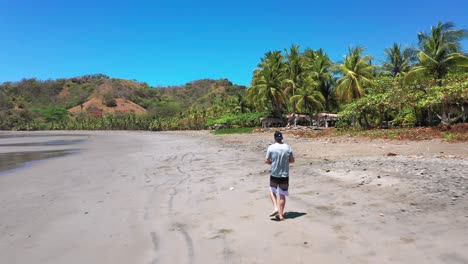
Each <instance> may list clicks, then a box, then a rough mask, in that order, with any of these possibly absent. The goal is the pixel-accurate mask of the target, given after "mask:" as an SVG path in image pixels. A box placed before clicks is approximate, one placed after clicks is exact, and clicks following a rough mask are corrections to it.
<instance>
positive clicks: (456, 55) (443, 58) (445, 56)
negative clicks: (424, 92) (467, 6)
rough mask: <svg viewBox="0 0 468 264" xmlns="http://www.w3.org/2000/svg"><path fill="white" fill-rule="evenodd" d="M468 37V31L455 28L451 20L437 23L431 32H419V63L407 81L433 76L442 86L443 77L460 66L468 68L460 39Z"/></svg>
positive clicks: (467, 58) (407, 77)
mask: <svg viewBox="0 0 468 264" xmlns="http://www.w3.org/2000/svg"><path fill="white" fill-rule="evenodd" d="M467 37H468V31H466V30H464V29H459V30H456V29H454V24H453V23H451V22H447V23H441V22H439V24H437V26H435V27H432V28H431V32H430V33H418V39H419V49H418V50H417V53H418V64H417V66H416V67H414V68H413V69H412V70H411V71H410V72H409V73H408V75H407V76H406V78H405V80H406V81H410V82H411V81H414V80H415V79H417V78H421V77H425V76H426V77H431V78H432V79H433V80H434V81H435V82H436V84H437V85H439V86H442V79H443V77H444V76H445V75H446V74H447V73H449V72H451V71H456V70H458V69H460V68H465V69H466V68H468V57H467V56H466V55H465V54H463V52H461V44H460V41H461V40H462V39H464V38H467Z"/></svg>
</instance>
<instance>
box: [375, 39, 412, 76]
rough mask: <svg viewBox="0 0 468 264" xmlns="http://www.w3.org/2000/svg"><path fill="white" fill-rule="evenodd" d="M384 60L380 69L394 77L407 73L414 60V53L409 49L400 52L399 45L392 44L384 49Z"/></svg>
mask: <svg viewBox="0 0 468 264" xmlns="http://www.w3.org/2000/svg"><path fill="white" fill-rule="evenodd" d="M385 58H386V61H385V62H384V63H383V65H382V68H383V69H384V70H385V71H387V72H389V73H390V76H392V77H395V76H400V75H403V74H405V73H407V72H409V70H410V69H411V64H412V63H413V62H414V61H415V60H416V52H415V50H414V49H413V48H411V47H406V48H405V49H404V50H403V51H402V50H401V45H400V44H397V43H393V46H392V47H388V48H386V49H385Z"/></svg>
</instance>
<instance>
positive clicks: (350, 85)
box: [335, 46, 374, 103]
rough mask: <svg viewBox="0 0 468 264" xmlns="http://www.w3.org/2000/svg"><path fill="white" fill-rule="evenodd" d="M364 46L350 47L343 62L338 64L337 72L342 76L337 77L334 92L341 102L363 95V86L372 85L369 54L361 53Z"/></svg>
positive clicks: (371, 67)
mask: <svg viewBox="0 0 468 264" xmlns="http://www.w3.org/2000/svg"><path fill="white" fill-rule="evenodd" d="M363 51H364V48H363V47H361V46H358V47H356V48H354V47H350V48H349V53H348V55H346V56H345V58H344V62H343V63H341V64H338V66H337V72H338V73H340V74H342V75H343V76H342V77H341V78H339V79H338V81H337V85H336V87H335V92H336V94H337V96H338V99H339V100H340V101H342V102H346V103H347V102H351V101H352V100H354V99H358V98H361V97H363V96H364V95H365V93H366V92H365V87H366V86H370V85H372V78H373V72H374V71H373V70H374V69H373V66H372V65H371V63H370V60H371V58H372V57H371V56H370V55H365V56H363V55H362V53H363Z"/></svg>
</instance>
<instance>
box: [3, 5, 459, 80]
mask: <svg viewBox="0 0 468 264" xmlns="http://www.w3.org/2000/svg"><path fill="white" fill-rule="evenodd" d="M317 2H318V3H317ZM439 21H442V22H446V21H451V22H454V23H455V25H456V27H457V28H464V29H468V1H466V0H445V1H422V0H418V1H408V0H406V1H402V0H394V1H375V0H373V1H364V0H354V1H343V2H340V1H263V0H257V1H256V0H250V1H243V0H237V1H219V0H217V1H203V0H202V1H180V0H168V1H138V0H134V1H119V0H114V1H99V0H93V1H90V0H76V1H64V0H41V1H33V0H30V1H25V0H0V35H1V41H0V82H4V81H18V80H21V79H22V78H33V77H34V78H38V79H41V80H46V79H56V78H63V77H73V76H79V75H84V74H94V73H104V74H107V75H109V76H110V77H114V78H124V79H135V80H137V81H141V82H147V83H148V84H150V85H152V86H157V85H163V86H166V85H178V84H184V83H187V82H190V81H192V80H196V79H202V78H213V79H219V78H228V79H229V80H231V81H233V82H234V83H237V84H242V85H249V83H250V80H251V77H252V71H253V70H254V69H255V68H256V66H257V64H258V62H259V61H260V58H261V57H262V56H263V55H264V53H266V52H267V51H269V50H283V49H284V48H289V47H290V46H291V44H297V45H300V46H301V48H302V49H304V48H312V49H318V48H322V49H324V50H325V51H326V52H327V53H328V54H329V56H330V58H331V59H332V60H334V61H340V60H342V58H343V55H344V54H346V53H347V50H348V47H349V45H363V46H364V47H365V48H366V52H367V53H368V54H371V55H373V56H374V57H375V58H377V59H381V58H382V57H383V51H384V49H385V48H386V47H388V46H390V45H392V44H393V43H394V42H398V43H401V44H402V45H404V46H405V45H415V44H416V43H417V35H416V34H417V32H427V31H429V30H430V27H431V26H432V25H436V24H437V23H438V22H439ZM463 48H464V50H465V51H467V48H468V42H467V41H464V42H463Z"/></svg>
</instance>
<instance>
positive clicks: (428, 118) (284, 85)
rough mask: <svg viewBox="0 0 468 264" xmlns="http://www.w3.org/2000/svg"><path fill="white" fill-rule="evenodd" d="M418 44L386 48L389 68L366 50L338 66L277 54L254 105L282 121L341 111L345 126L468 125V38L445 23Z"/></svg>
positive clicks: (267, 58) (295, 52) (319, 57)
mask: <svg viewBox="0 0 468 264" xmlns="http://www.w3.org/2000/svg"><path fill="white" fill-rule="evenodd" d="M417 37H418V46H417V47H405V48H403V47H402V46H401V44H398V43H395V44H393V45H392V46H391V47H388V48H386V49H385V61H383V62H382V63H381V65H376V64H375V63H373V57H372V56H371V55H368V54H365V49H364V47H362V46H357V47H350V48H349V50H348V54H347V55H346V56H345V57H344V60H343V61H342V62H338V63H334V62H332V61H331V60H330V58H329V57H328V55H327V54H326V53H325V52H324V51H323V50H322V49H319V50H312V49H310V48H307V49H305V50H304V51H303V52H302V51H301V50H300V47H299V46H298V45H292V46H291V47H290V48H289V49H284V51H269V52H267V53H266V54H265V55H264V56H263V58H262V59H261V61H260V63H259V64H258V67H257V69H256V70H255V71H254V73H253V78H252V83H251V84H252V86H251V88H250V89H249V91H248V94H247V98H248V99H249V102H251V103H252V105H253V106H254V109H255V110H257V111H267V112H269V113H271V114H272V115H274V116H279V117H281V116H284V114H285V113H291V112H302V113H306V114H310V115H314V114H316V113H318V112H321V111H327V112H338V113H339V114H340V122H339V123H338V125H339V126H342V127H346V126H358V127H361V128H371V127H379V126H382V125H383V124H385V125H388V123H391V124H392V125H394V126H415V125H432V124H434V123H437V122H442V123H443V124H446V125H449V124H451V123H453V122H456V121H459V120H463V122H465V121H466V116H467V115H466V112H467V110H468V109H467V108H468V74H467V69H468V58H467V55H466V54H465V53H463V51H462V49H461V44H460V41H461V40H463V39H465V38H467V37H468V33H467V31H466V30H464V29H456V28H455V27H454V25H453V23H450V22H448V23H439V24H437V25H436V26H434V27H432V28H431V30H430V31H429V32H421V33H418V34H417Z"/></svg>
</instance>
